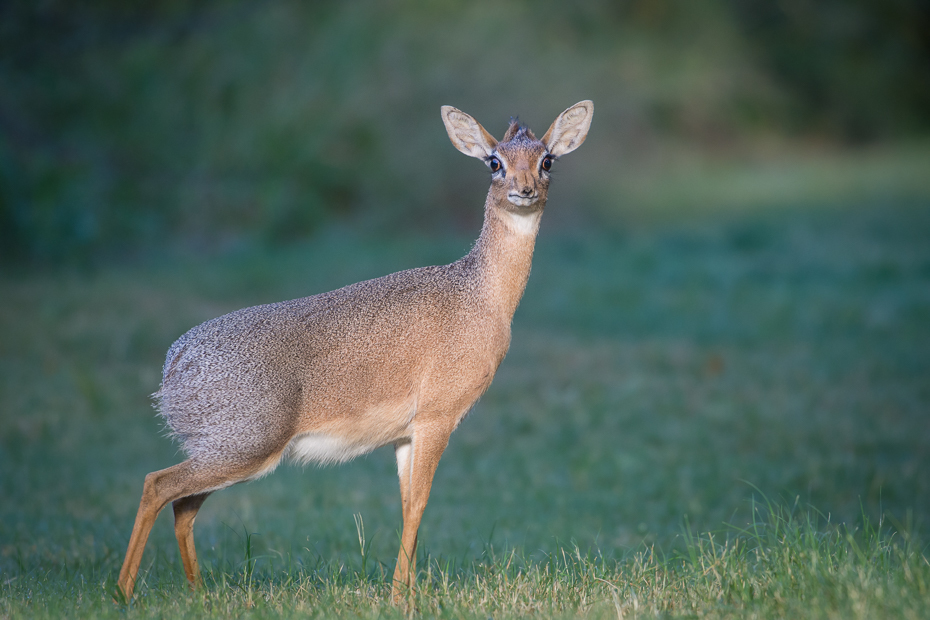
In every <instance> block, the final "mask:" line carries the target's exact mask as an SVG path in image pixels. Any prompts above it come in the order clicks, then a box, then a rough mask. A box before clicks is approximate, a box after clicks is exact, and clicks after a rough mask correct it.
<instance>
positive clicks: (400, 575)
mask: <svg viewBox="0 0 930 620" xmlns="http://www.w3.org/2000/svg"><path fill="white" fill-rule="evenodd" d="M450 434H451V430H449V429H446V428H442V429H424V431H423V432H420V431H419V430H418V431H417V432H415V433H414V436H413V438H412V439H411V440H410V441H408V442H406V443H398V444H395V446H394V451H395V455H396V457H397V473H398V476H399V477H400V497H401V504H402V507H403V513H404V532H403V534H401V538H400V552H398V554H397V568H395V569H394V583H393V586H392V588H391V597H392V598H393V600H394V603H395V604H400V603H401V602H403V600H404V595H405V594H408V595H409V594H413V591H414V580H415V575H416V573H415V569H416V559H417V556H416V553H417V530H418V529H419V528H420V519H421V518H422V517H423V509H424V508H426V502H427V500H428V499H429V492H430V488H431V487H432V485H433V474H435V473H436V466H437V465H439V458H440V457H441V456H442V452H443V450H445V449H446V445H447V444H448V443H449V435H450Z"/></svg>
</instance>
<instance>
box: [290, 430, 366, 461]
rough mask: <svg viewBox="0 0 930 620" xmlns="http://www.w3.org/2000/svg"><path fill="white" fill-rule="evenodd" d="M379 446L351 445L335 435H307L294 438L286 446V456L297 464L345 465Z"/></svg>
mask: <svg viewBox="0 0 930 620" xmlns="http://www.w3.org/2000/svg"><path fill="white" fill-rule="evenodd" d="M380 447H381V444H377V445H375V444H366V443H352V442H349V441H346V440H345V439H343V438H341V437H337V436H335V435H327V434H325V433H307V434H306V435H300V436H298V437H294V439H292V440H291V443H290V444H289V445H288V446H287V456H288V458H290V459H293V460H295V461H297V462H299V463H304V464H306V463H320V464H324V465H325V464H329V463H345V462H346V461H351V460H352V459H354V458H355V457H357V456H361V455H363V454H368V453H369V452H371V451H372V450H375V449H376V448H380Z"/></svg>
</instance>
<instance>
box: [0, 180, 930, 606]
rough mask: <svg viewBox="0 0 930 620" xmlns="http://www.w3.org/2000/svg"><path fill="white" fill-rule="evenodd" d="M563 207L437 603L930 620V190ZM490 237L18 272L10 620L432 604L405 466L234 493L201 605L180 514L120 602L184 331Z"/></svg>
mask: <svg viewBox="0 0 930 620" xmlns="http://www.w3.org/2000/svg"><path fill="white" fill-rule="evenodd" d="M559 209H560V203H558V202H556V199H555V198H553V202H552V204H551V205H550V210H551V211H553V212H556V211H557V210H559ZM553 215H557V214H556V213H553ZM557 219H558V218H557V217H556V218H549V217H548V216H547V220H546V221H547V222H549V224H550V225H549V226H547V225H546V223H545V222H544V232H543V234H542V236H541V238H540V240H539V243H538V251H537V256H536V259H535V264H534V273H533V276H532V277H531V279H530V285H529V287H528V289H527V292H526V296H525V298H524V301H523V304H522V305H521V308H520V309H519V310H518V312H517V316H516V319H515V325H514V342H513V346H512V349H511V352H510V354H509V355H508V358H507V360H506V361H505V363H504V364H503V366H502V367H501V370H500V372H499V374H498V377H497V379H496V380H495V383H494V385H493V386H492V388H491V390H490V391H489V392H488V393H487V394H486V396H485V397H484V398H483V399H482V401H481V402H480V403H479V405H478V406H477V408H476V410H475V411H474V412H473V414H472V415H471V416H470V417H469V418H468V419H467V420H466V421H465V422H464V423H463V425H462V427H461V428H460V429H459V430H458V431H457V432H456V433H455V434H454V435H453V438H452V441H451V444H450V446H449V449H448V450H447V452H446V454H445V455H444V457H443V460H442V464H441V465H440V467H439V471H438V473H437V477H436V482H435V486H434V491H433V493H432V496H431V500H430V505H429V507H428V508H427V511H426V515H425V519H424V524H423V527H422V528H421V533H420V540H421V547H420V554H421V557H422V559H421V562H420V567H421V573H420V578H419V590H418V592H417V595H416V602H417V608H418V610H419V612H420V614H422V615H424V616H443V617H482V618H483V617H488V616H493V617H517V616H538V615H544V616H552V617H576V616H591V617H612V618H613V617H619V616H622V617H624V618H630V617H710V618H730V617H740V618H742V617H760V618H775V617H796V616H803V617H816V618H820V617H822V618H872V617H903V618H921V617H926V616H927V614H928V611H930V603H928V602H927V601H930V591H928V589H930V564H928V560H927V558H928V553H927V550H926V546H925V545H926V543H925V540H926V536H925V535H924V534H922V529H923V528H925V527H926V524H927V516H928V515H930V479H928V477H927V476H926V472H927V471H930V418H928V416H927V411H928V406H930V383H928V381H927V377H928V376H930V353H928V351H930V244H927V242H926V240H927V239H928V238H930V203H928V202H927V201H926V199H925V198H921V197H920V196H919V195H918V196H916V197H914V196H912V197H907V196H901V195H896V196H892V197H891V198H882V196H880V195H872V194H866V195H865V196H864V198H863V200H861V201H859V202H856V201H854V200H851V199H850V200H845V201H844V202H843V203H842V205H840V206H837V205H833V206H832V207H831V208H823V205H817V206H812V205H808V204H804V203H803V202H793V203H789V204H782V205H778V208H776V209H772V208H764V207H763V206H754V207H753V208H752V209H747V210H744V211H739V210H738V209H735V208H733V207H732V205H723V208H721V209H719V210H717V211H714V212H711V213H708V214H705V215H704V216H696V215H694V214H693V213H692V214H690V215H689V216H688V218H687V223H685V224H682V223H673V222H670V221H669V219H668V218H665V219H662V220H661V221H659V222H653V223H652V224H643V223H640V224H636V225H633V226H630V227H626V228H624V227H620V226H618V225H616V223H614V224H613V225H611V226H605V227H599V228H594V227H590V228H588V227H584V226H577V227H559V226H552V221H554V220H557ZM470 241H471V240H470V239H465V238H445V239H438V240H436V239H434V240H424V239H422V238H421V237H413V236H411V237H406V238H404V237H401V238H392V239H373V238H369V237H363V236H358V235H356V234H353V233H351V232H349V231H347V230H343V229H339V228H332V229H330V230H328V231H327V232H326V234H321V235H319V236H317V237H316V238H314V239H313V240H312V241H310V242H307V243H306V244H303V245H296V246H289V247H287V248H282V249H280V250H277V251H274V252H257V251H254V252H253V251H248V250H243V251H242V252H241V253H239V254H229V255H226V256H224V257H220V258H216V259H211V260H196V259H192V258H172V259H166V260H163V261H160V262H159V261H154V260H153V261H152V262H151V263H148V264H145V263H137V264H132V265H125V266H112V267H110V268H107V269H102V270H98V271H95V272H65V271H56V272H41V273H31V274H13V273H8V274H5V275H3V276H2V279H0V298H2V299H3V303H2V304H0V411H2V415H0V442H2V443H0V471H2V472H3V476H2V477H0V592H2V595H0V617H15V618H18V617H39V618H41V617H62V616H67V617H91V616H93V617H168V616H170V617H230V616H235V617H256V618H262V617H282V616H284V617H287V616H296V615H298V614H299V615H314V616H325V617H330V616H336V615H338V616H363V617H374V616H386V617H402V616H404V615H405V612H404V611H403V610H396V609H394V608H392V607H391V606H390V605H389V603H388V597H387V592H388V589H389V587H390V586H389V583H387V581H388V576H389V575H390V574H391V571H392V570H393V562H394V557H395V554H396V548H397V541H398V529H399V526H400V508H399V502H398V493H397V482H396V475H395V473H394V469H393V467H394V466H393V462H392V455H391V454H390V452H389V451H388V450H381V451H377V452H375V453H374V454H372V455H370V456H369V457H367V458H364V459H359V460H357V461H355V462H353V463H351V464H348V465H344V466H341V467H338V468H327V469H316V468H308V469H306V470H301V469H299V468H296V467H283V468H281V469H279V470H278V471H277V472H276V473H275V474H274V475H273V476H271V477H269V478H266V479H263V480H260V481H257V482H254V483H250V484H247V485H240V486H237V487H233V488H231V489H228V490H225V491H223V492H222V493H218V494H216V495H215V496H213V497H211V498H210V500H209V501H208V502H207V503H206V505H205V507H204V509H203V511H202V512H201V515H200V517H199V519H198V524H197V527H196V535H197V543H198V550H199V554H200V559H201V564H202V568H203V571H204V576H205V581H206V584H207V587H206V588H205V589H204V590H203V591H202V592H197V593H190V592H188V590H187V588H186V585H185V582H184V578H183V574H182V571H181V567H180V561H179V559H178V554H177V550H176V547H175V542H174V537H173V532H172V528H171V527H170V518H169V517H162V518H161V519H160V520H159V522H158V523H157V524H156V526H155V529H154V531H153V534H152V537H151V539H150V541H149V545H148V547H147V552H146V555H145V557H144V559H143V565H142V575H143V580H144V581H143V583H142V584H141V586H140V587H139V589H138V590H139V595H138V597H137V598H136V599H135V600H134V601H133V602H132V603H131V604H130V605H129V606H120V605H116V604H115V603H113V602H112V599H111V592H112V590H113V588H114V585H115V578H116V574H117V572H118V570H119V566H120V564H121V562H122V554H123V553H124V551H125V546H126V542H127V539H128V535H129V531H130V528H131V525H132V519H133V515H134V512H135V509H136V507H137V502H138V498H139V493H140V490H141V484H142V478H143V476H144V475H145V474H146V473H147V472H149V471H152V470H154V469H157V468H161V467H165V466H168V465H170V464H172V463H174V462H177V460H179V458H180V456H179V455H178V454H177V452H176V448H175V446H173V445H172V444H171V443H170V441H169V440H167V439H165V438H164V437H162V436H161V428H160V426H159V423H158V421H157V420H156V418H155V417H154V415H153V412H152V410H151V408H150V401H149V399H148V394H150V393H151V392H153V391H154V390H155V389H156V388H157V386H158V380H159V374H158V373H159V370H160V367H161V362H162V360H163V355H164V352H165V351H166V350H167V348H168V346H169V345H170V344H171V342H172V340H173V339H174V338H176V337H177V336H178V335H180V334H181V333H182V332H183V331H184V330H185V329H187V328H188V327H190V326H192V325H194V324H196V323H198V322H200V321H202V320H205V319H208V318H211V317H213V316H216V315H218V314H221V313H223V312H225V311H228V310H232V309H235V308H238V307H242V306H244V305H249V304H255V303H262V302H266V301H272V300H278V299H284V298H290V297H296V296H300V295H304V294H309V293H313V292H320V291H324V290H328V289H331V288H333V287H336V286H339V285H342V284H345V283H348V282H353V281H356V280H358V279H361V278H367V277H373V276H377V275H380V274H383V273H386V272H389V271H392V270H396V269H402V268H406V267H410V266H414V265H419V264H428V263H433V264H435V263H440V262H445V261H449V260H453V259H455V258H457V257H458V256H460V255H461V254H462V253H463V252H464V251H465V249H466V248H467V247H468V245H469V243H470Z"/></svg>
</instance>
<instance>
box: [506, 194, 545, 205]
mask: <svg viewBox="0 0 930 620" xmlns="http://www.w3.org/2000/svg"><path fill="white" fill-rule="evenodd" d="M507 200H508V201H510V203H511V204H515V205H517V206H518V207H529V206H531V205H533V204H535V203H536V201H537V200H539V194H533V195H532V196H524V195H523V194H507Z"/></svg>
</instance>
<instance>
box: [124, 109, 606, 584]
mask: <svg viewBox="0 0 930 620" xmlns="http://www.w3.org/2000/svg"><path fill="white" fill-rule="evenodd" d="M593 113H594V104H593V103H592V102H590V101H582V102H581V103H577V104H575V105H573V106H572V107H570V108H568V109H567V110H565V111H564V112H562V114H560V115H559V117H558V118H556V119H555V122H553V123H552V126H551V127H549V131H547V132H546V135H544V136H543V137H542V139H541V140H538V139H537V138H536V137H535V136H534V135H533V132H531V131H530V130H529V129H528V128H526V127H523V126H520V125H519V124H518V123H517V122H514V121H512V122H511V123H510V127H509V128H508V129H507V132H506V133H505V134H504V137H503V139H502V140H501V141H500V142H498V141H497V140H495V139H494V137H492V136H491V134H489V133H488V132H487V131H486V130H485V129H484V127H482V126H481V125H480V124H478V122H477V121H476V120H475V119H473V118H472V117H471V116H469V115H468V114H465V113H464V112H461V111H459V110H457V109H455V108H453V107H451V106H443V108H442V120H443V122H444V123H445V126H446V131H447V132H448V134H449V138H450V139H451V140H452V144H453V145H454V146H455V148H457V149H458V150H459V151H461V152H462V153H465V154H466V155H470V156H471V157H476V158H478V159H481V160H482V161H484V163H485V164H486V165H487V167H488V168H489V169H490V170H491V188H490V190H488V197H487V200H486V201H485V204H484V225H483V226H482V228H481V236H480V237H478V241H477V242H476V243H475V245H474V247H473V249H472V250H471V252H469V253H468V255H467V256H465V257H464V258H462V259H460V260H458V261H456V262H454V263H452V264H450V265H444V266H439V267H421V268H419V269H411V270H409V271H401V272H398V273H394V274H391V275H388V276H384V277H383V278H377V279H375V280H368V281H367V282H359V283H358V284H353V285H351V286H347V287H345V288H341V289H339V290H336V291H332V292H330V293H323V294H321V295H314V296H312V297H305V298H303V299H295V300H293V301H284V302H280V303H275V304H269V305H265V306H255V307H252V308H245V309H243V310H238V311H236V312H232V313H230V314H227V315H224V316H221V317H219V318H216V319H213V320H212V321H207V322H206V323H203V324H202V325H198V326H197V327H195V328H193V329H192V330H190V331H189V332H187V333H186V334H184V335H183V336H181V338H180V339H178V341H177V342H175V343H174V344H173V345H172V346H171V348H170V349H169V350H168V356H167V359H166V360H165V366H164V369H163V377H162V385H161V389H160V390H159V391H158V393H157V394H156V397H157V399H158V408H159V411H160V412H161V415H162V416H164V418H165V420H166V422H167V425H168V427H169V428H170V429H171V431H172V432H173V434H174V436H175V437H177V439H178V440H179V442H180V443H181V445H182V446H183V448H184V451H185V452H186V453H187V455H188V458H187V460H186V461H184V462H183V463H180V464H178V465H175V466H173V467H169V468H167V469H162V470H160V471H156V472H152V473H150V474H149V475H148V476H146V477H145V486H144V487H143V490H142V501H141V502H140V504H139V512H138V514H137V515H136V522H135V525H134V526H133V529H132V536H131V537H130V539H129V548H128V550H127V551H126V559H125V561H124V562H123V568H122V570H121V571H120V575H119V588H120V589H121V590H122V592H123V594H124V595H125V596H126V598H127V599H128V598H130V597H131V596H132V590H133V586H134V585H135V582H136V576H137V574H138V572H139V562H140V561H141V559H142V551H143V549H144V547H145V542H146V539H147V538H148V535H149V531H150V530H151V528H152V524H153V523H154V522H155V518H156V517H157V516H158V513H159V512H160V511H161V509H162V508H164V507H165V506H167V505H168V503H169V502H173V503H174V518H175V525H174V530H175V534H176V535H177V538H178V545H179V546H180V549H181V560H182V561H183V563H184V572H185V573H186V575H187V579H188V580H189V581H190V583H191V585H192V586H196V585H198V583H199V581H200V570H199V568H198V566H197V555H196V553H195V551H194V535H193V525H194V517H195V516H196V515H197V511H198V510H199V509H200V507H201V506H202V505H203V502H204V500H205V499H206V498H207V496H209V495H210V494H211V493H213V492H214V491H218V490H220V489H222V488H225V487H228V486H230V485H233V484H236V483H237V482H244V481H246V480H254V479H255V478H258V477H260V476H264V475H266V474H268V473H270V472H271V471H272V470H274V468H275V467H277V465H278V463H280V462H281V460H282V459H283V458H285V457H289V458H291V459H294V460H296V461H301V462H317V463H335V462H343V461H348V460H349V459H352V458H354V457H356V456H359V455H361V454H365V453H367V452H371V451H372V450H374V449H375V448H379V447H381V446H385V445H388V444H391V445H393V446H394V452H395V455H396V457H397V472H398V475H399V477H400V495H401V501H402V506H403V518H404V527H403V534H402V536H401V546H400V552H399V553H398V555H397V567H396V569H395V571H394V581H393V597H394V600H395V601H398V600H400V599H402V596H403V594H404V593H405V592H409V591H411V590H412V588H413V585H414V577H415V571H414V568H415V567H414V562H415V558H416V544H417V529H418V528H419V525H420V518H421V517H422V515H423V509H424V508H425V507H426V501H427V499H428V498H429V492H430V486H431V485H432V481H433V474H434V472H435V471H436V466H437V465H438V463H439V458H440V457H441V456H442V452H443V450H444V449H445V447H446V444H447V443H448V441H449V435H450V434H451V433H452V431H453V430H455V428H456V426H458V424H459V422H461V420H462V418H463V417H464V416H465V414H466V413H467V412H468V410H469V409H470V408H471V407H472V405H474V404H475V401H477V400H478V398H479V397H480V396H481V395H482V394H483V393H484V391H485V390H486V389H487V388H488V386H489V385H490V384H491V379H493V377H494V373H495V372H496V371H497V367H498V366H499V365H500V363H501V360H503V359H504V355H505V354H506V353H507V348H508V347H509V345H510V323H511V320H512V318H513V313H514V311H515V310H516V308H517V304H518V303H519V302H520V297H522V295H523V289H524V287H525V286H526V281H527V278H528V277H529V275H530V263H531V261H532V258H533V246H534V244H535V242H536V233H537V231H538V230H539V220H540V217H541V216H542V212H543V208H544V207H545V205H546V196H547V192H548V189H549V170H550V169H551V167H552V165H553V163H554V162H555V160H556V159H558V158H559V157H561V156H562V155H565V154H566V153H570V152H572V151H574V150H575V149H576V148H578V147H579V146H580V145H581V143H582V142H584V140H585V137H586V136H587V134H588V128H589V127H590V125H591V118H592V115H593Z"/></svg>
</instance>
